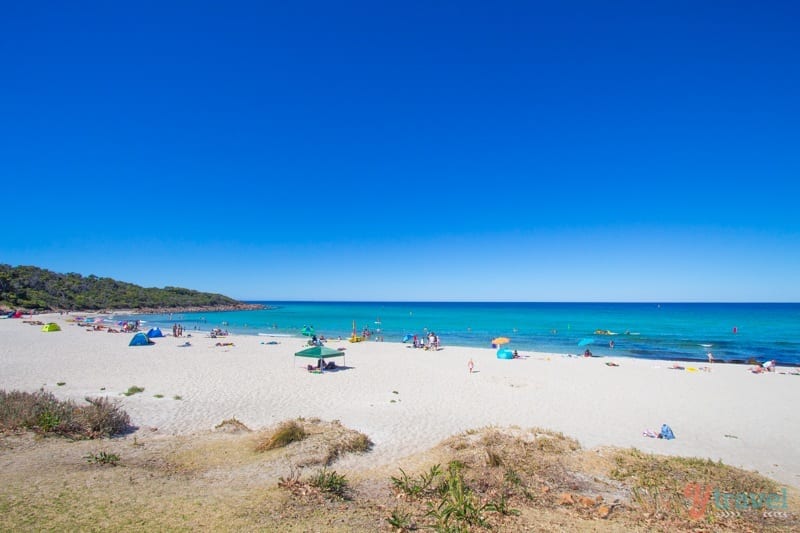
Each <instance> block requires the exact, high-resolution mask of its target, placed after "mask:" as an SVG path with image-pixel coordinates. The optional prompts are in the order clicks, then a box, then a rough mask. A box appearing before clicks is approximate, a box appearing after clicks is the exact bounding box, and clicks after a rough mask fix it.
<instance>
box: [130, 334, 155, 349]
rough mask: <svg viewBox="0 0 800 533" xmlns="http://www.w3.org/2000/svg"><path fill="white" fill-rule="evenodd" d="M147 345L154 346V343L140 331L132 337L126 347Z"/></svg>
mask: <svg viewBox="0 0 800 533" xmlns="http://www.w3.org/2000/svg"><path fill="white" fill-rule="evenodd" d="M149 344H155V343H154V342H153V341H151V340H150V339H148V338H147V335H145V334H144V333H142V332H141V331H140V332H139V333H137V334H136V335H134V336H133V338H132V339H131V342H130V344H128V346H147V345H149Z"/></svg>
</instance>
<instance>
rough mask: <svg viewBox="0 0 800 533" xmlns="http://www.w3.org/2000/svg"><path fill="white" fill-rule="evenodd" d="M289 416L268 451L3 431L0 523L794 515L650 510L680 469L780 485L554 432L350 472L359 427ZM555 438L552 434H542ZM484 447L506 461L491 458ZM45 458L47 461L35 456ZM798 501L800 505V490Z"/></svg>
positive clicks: (550, 523)
mask: <svg viewBox="0 0 800 533" xmlns="http://www.w3.org/2000/svg"><path fill="white" fill-rule="evenodd" d="M289 422H294V423H296V424H297V425H300V426H301V427H302V428H303V429H304V431H306V432H307V433H308V435H307V436H306V438H305V439H303V440H301V441H293V442H291V443H289V444H288V445H286V446H285V447H283V448H277V449H274V450H271V451H269V452H267V453H265V452H256V451H255V450H254V447H253V443H254V440H255V441H257V440H258V438H256V435H254V434H251V433H249V432H238V433H227V432H222V431H216V432H208V433H207V434H195V435H191V436H174V437H168V438H164V437H160V438H151V437H148V436H147V435H141V436H139V437H140V438H141V444H142V445H140V446H131V445H130V442H131V441H130V440H127V439H110V440H106V441H103V446H102V452H98V449H97V447H96V443H93V441H69V440H62V439H57V440H54V439H39V440H37V439H35V438H34V437H33V434H30V436H28V434H7V435H4V436H3V437H2V439H3V440H2V443H0V444H2V445H0V459H2V460H4V464H6V465H7V466H6V467H5V468H4V469H2V470H0V511H2V512H0V530H30V529H36V525H37V524H42V523H47V524H48V528H52V529H58V530H87V529H93V528H103V529H118V530H132V529H137V530H159V531H167V530H168V531H189V530H206V531H208V530H225V531H231V530H267V531H273V530H281V531H308V530H324V531H342V532H344V531H354V532H361V531H370V532H371V531H390V530H392V528H398V529H400V530H408V531H411V530H414V529H420V530H422V529H429V530H434V531H458V530H460V531H466V530H471V531H481V530H484V528H490V529H485V530H487V531H488V530H493V531H522V530H538V531H575V530H577V531H582V530H593V531H598V530H602V531H618V532H621V531H640V532H644V531H696V530H698V529H700V530H704V531H716V530H721V531H747V530H752V531H756V530H757V531H792V530H793V526H795V525H796V522H789V521H783V522H781V521H780V520H773V521H771V522H770V521H764V520H763V519H761V518H760V515H753V516H752V517H747V516H745V517H739V518H730V517H723V516H714V515H713V514H712V515H709V516H707V517H703V519H702V520H701V521H699V522H698V521H692V520H690V519H689V518H688V517H687V515H686V509H687V508H686V506H684V507H683V508H679V507H675V508H669V507H667V508H665V509H664V510H663V512H662V513H661V514H653V513H652V512H651V510H650V509H648V508H646V507H644V506H642V505H641V504H640V503H639V502H638V501H637V499H636V497H635V493H634V490H633V489H635V488H636V487H648V488H658V489H659V490H661V491H662V492H664V493H667V492H671V491H674V490H678V489H681V490H682V487H681V482H682V481H683V480H694V479H698V480H705V482H707V483H712V484H718V485H719V486H720V487H725V488H726V489H725V490H730V491H731V492H737V491H744V490H754V491H758V490H773V489H775V488H776V487H775V486H774V485H770V484H769V482H768V480H766V481H765V480H764V479H763V478H761V477H760V476H758V475H756V474H752V473H748V472H743V471H740V470H738V469H734V468H730V467H726V466H724V465H719V464H718V463H710V462H706V461H704V460H703V461H701V460H699V459H686V458H683V459H681V458H669V457H653V456H649V455H647V454H643V453H641V452H639V451H637V450H619V449H602V450H583V449H581V448H580V447H579V446H576V444H575V443H574V441H572V440H571V439H570V438H569V437H565V436H563V435H560V434H558V433H554V432H547V431H546V430H541V429H529V430H525V429H520V428H484V429H482V430H478V431H474V432H470V433H469V434H468V433H464V434H460V435H456V436H453V437H451V438H450V439H447V440H445V441H443V442H442V443H441V444H440V445H438V446H436V447H435V448H433V449H431V450H429V451H426V452H424V453H423V454H420V455H419V456H416V457H409V458H407V459H404V460H403V461H401V462H400V463H398V467H399V468H398V470H395V473H396V472H398V471H399V472H400V474H399V475H395V476H392V475H391V474H393V473H389V472H387V471H386V469H385V467H381V468H377V469H375V470H370V469H367V470H364V469H363V468H362V469H359V470H358V471H355V472H350V471H348V470H347V469H344V470H343V469H342V468H340V467H339V466H337V467H336V469H335V470H334V469H332V468H331V467H330V466H327V465H324V464H322V463H321V462H320V461H321V458H322V457H323V456H324V455H325V453H323V451H321V448H323V447H324V446H325V445H326V444H327V443H329V442H337V441H340V440H343V438H342V435H344V434H349V433H350V432H353V430H351V429H349V428H346V427H344V426H342V425H341V424H338V423H335V422H324V421H315V422H311V421H308V420H291V421H289ZM226 425H227V424H226ZM274 432H275V429H272V430H269V431H267V432H264V434H262V435H260V437H263V435H265V434H272V433H274ZM353 433H357V432H353ZM544 439H549V440H551V441H552V442H549V443H548V444H546V445H544V444H543V442H542V441H543V440H544ZM463 443H467V444H469V445H468V446H461V444H463ZM144 444H146V445H144ZM487 449H491V450H493V452H494V453H496V454H497V455H498V456H499V457H501V458H502V461H501V462H500V463H502V464H493V463H492V462H490V461H487ZM290 452H291V453H290ZM367 453H368V452H367ZM76 456H83V457H84V458H85V459H86V461H87V462H90V463H91V464H93V465H97V466H111V465H112V464H116V463H119V462H121V459H119V458H121V457H123V456H124V457H125V463H124V468H107V469H103V471H102V475H103V477H102V482H101V480H100V479H98V478H97V477H96V476H97V473H98V471H97V470H96V469H92V468H86V465H85V464H84V466H83V467H81V466H80V465H78V464H76V461H75V457H76ZM12 457H13V460H10V459H11V458H12ZM434 458H435V460H434V461H432V462H428V461H430V460H431V459H434ZM315 461H316V463H315V464H317V465H318V467H319V469H315V470H311V471H310V472H311V473H306V471H305V467H304V466H301V465H302V464H304V463H309V464H311V463H314V462H315ZM45 462H46V463H47V464H48V468H47V469H41V468H38V469H37V468H34V467H33V465H41V464H44V463H45ZM426 463H427V464H426ZM287 466H288V467H289V471H288V475H287ZM31 473H33V477H31ZM696 476H697V477H696ZM678 480H680V481H678ZM413 487H419V488H413ZM789 503H790V508H791V509H796V506H797V503H798V498H797V494H796V493H792V495H791V498H790V502H789ZM795 530H796V529H795Z"/></svg>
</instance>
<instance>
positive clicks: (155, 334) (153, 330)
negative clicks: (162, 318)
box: [147, 328, 164, 339]
mask: <svg viewBox="0 0 800 533" xmlns="http://www.w3.org/2000/svg"><path fill="white" fill-rule="evenodd" d="M163 336H164V334H163V333H161V328H150V331H148V332H147V337H148V338H150V339H152V338H154V337H163Z"/></svg>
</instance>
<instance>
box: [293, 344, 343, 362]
mask: <svg viewBox="0 0 800 533" xmlns="http://www.w3.org/2000/svg"><path fill="white" fill-rule="evenodd" d="M294 356H295V357H309V358H312V359H325V358H328V359H330V358H331V357H344V352H342V351H339V350H334V349H333V348H328V347H327V346H312V347H311V348H306V349H305V350H300V351H299V352H295V353H294ZM344 361H345V363H346V362H347V360H346V359H345V360H344Z"/></svg>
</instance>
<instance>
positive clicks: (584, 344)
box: [578, 337, 594, 346]
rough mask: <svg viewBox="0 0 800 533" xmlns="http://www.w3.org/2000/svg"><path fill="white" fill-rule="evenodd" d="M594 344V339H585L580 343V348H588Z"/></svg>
mask: <svg viewBox="0 0 800 533" xmlns="http://www.w3.org/2000/svg"><path fill="white" fill-rule="evenodd" d="M593 343H594V339H590V338H588V337H587V338H585V339H581V340H580V342H579V343H578V346H588V345H589V344H593Z"/></svg>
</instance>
